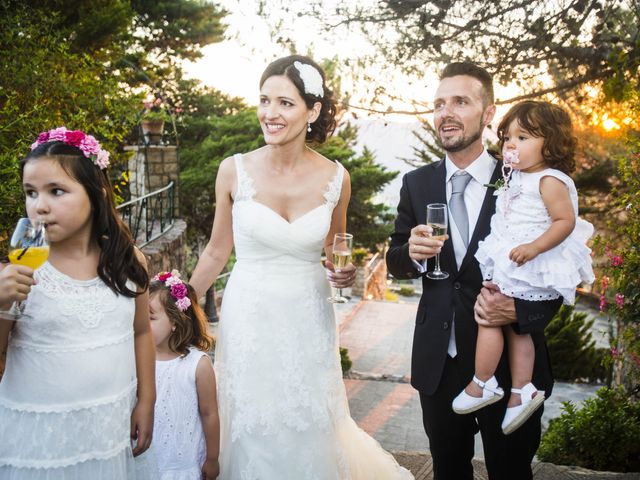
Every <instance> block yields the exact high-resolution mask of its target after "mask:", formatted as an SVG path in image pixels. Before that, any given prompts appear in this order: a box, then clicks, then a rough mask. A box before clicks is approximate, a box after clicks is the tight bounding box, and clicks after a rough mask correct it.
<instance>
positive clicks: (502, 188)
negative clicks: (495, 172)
mask: <svg viewBox="0 0 640 480" xmlns="http://www.w3.org/2000/svg"><path fill="white" fill-rule="evenodd" d="M484 186H485V187H487V188H493V189H494V190H495V191H494V192H493V194H494V195H495V196H498V195H501V194H502V193H504V192H506V191H507V190H508V189H509V185H508V184H507V183H506V182H505V181H504V178H499V179H498V180H496V183H485V184H484Z"/></svg>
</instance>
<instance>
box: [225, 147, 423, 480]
mask: <svg viewBox="0 0 640 480" xmlns="http://www.w3.org/2000/svg"><path fill="white" fill-rule="evenodd" d="M235 162H236V172H237V178H238V187H237V191H236V193H235V196H234V205H233V235H234V241H235V249H236V257H237V262H236V264H235V266H234V269H233V273H232V275H231V278H230V279H229V282H228V284H227V287H226V289H225V293H224V300H223V303H222V313H221V320H220V326H219V330H218V338H217V344H216V361H215V370H216V376H217V382H218V403H219V408H220V422H221V443H220V478H221V479H223V480H258V479H259V480H347V479H349V480H375V479H380V480H394V479H413V476H412V475H411V473H409V472H408V471H407V470H406V469H404V468H402V467H400V466H399V465H398V464H397V463H396V461H395V459H394V458H393V457H392V456H391V455H390V454H389V453H387V452H385V451H384V450H383V449H382V447H381V446H380V445H379V444H378V443H377V442H376V441H375V440H374V439H373V438H371V437H370V436H369V435H367V434H366V433H365V432H364V431H362V430H361V429H360V428H359V427H358V426H357V425H356V424H355V422H354V421H353V420H352V418H351V416H350V414H349V406H348V403H347V397H346V391H345V387H344V383H343V381H342V372H341V368H340V358H339V352H338V341H337V329H336V323H335V318H334V314H333V307H332V305H331V304H330V303H328V302H327V297H329V296H330V289H329V285H328V282H327V280H326V277H325V271H324V268H323V267H322V265H321V263H320V253H321V251H322V248H323V244H324V240H325V237H326V235H327V232H328V231H329V226H330V222H331V216H332V213H333V209H334V207H335V205H336V203H337V202H338V200H339V198H340V190H341V186H342V178H343V174H344V168H343V167H342V166H341V165H340V164H337V169H336V175H335V177H334V178H333V179H332V180H331V182H330V183H329V185H328V186H327V190H326V193H325V195H324V197H325V202H324V203H323V204H322V205H319V206H318V207H316V208H314V209H313V210H310V211H309V212H307V213H306V214H304V215H303V216H301V217H299V218H297V219H296V220H294V221H292V222H288V221H287V220H285V219H284V218H283V217H281V216H280V215H278V214H277V213H276V212H275V211H273V210H271V209H270V208H269V207H267V206H265V205H263V204H261V203H259V202H257V201H256V200H255V199H254V195H255V193H256V192H255V189H254V185H253V181H252V179H251V178H250V177H249V176H248V174H247V172H246V171H245V169H244V167H243V159H242V156H241V155H236V156H235Z"/></svg>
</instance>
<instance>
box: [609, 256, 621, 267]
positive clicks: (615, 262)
mask: <svg viewBox="0 0 640 480" xmlns="http://www.w3.org/2000/svg"><path fill="white" fill-rule="evenodd" d="M622 263H623V260H622V256H621V255H612V256H611V265H612V266H613V267H621V266H622Z"/></svg>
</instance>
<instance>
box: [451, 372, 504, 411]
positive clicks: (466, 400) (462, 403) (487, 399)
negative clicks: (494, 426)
mask: <svg viewBox="0 0 640 480" xmlns="http://www.w3.org/2000/svg"><path fill="white" fill-rule="evenodd" d="M473 382H474V383H476V384H478V386H479V387H480V388H482V397H472V396H471V395H469V394H468V393H467V392H466V391H464V390H462V392H460V394H459V395H458V396H457V397H456V398H454V399H453V402H452V403H451V406H452V407H453V411H454V412H456V413H460V414H465V413H471V412H475V411H476V410H480V409H481V408H483V407H486V406H487V405H491V404H492V403H496V402H498V401H500V399H502V397H504V391H503V390H502V389H501V388H500V387H499V386H498V380H496V377H491V378H490V379H489V380H487V381H486V382H483V381H482V380H480V379H478V377H476V376H475V375H474V376H473Z"/></svg>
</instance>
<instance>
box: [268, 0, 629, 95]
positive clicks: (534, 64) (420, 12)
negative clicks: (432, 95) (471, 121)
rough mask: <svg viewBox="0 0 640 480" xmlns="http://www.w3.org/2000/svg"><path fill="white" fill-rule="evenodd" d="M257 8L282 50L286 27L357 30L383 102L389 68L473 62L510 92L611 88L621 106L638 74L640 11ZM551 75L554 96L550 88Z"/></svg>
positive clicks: (523, 6) (510, 1) (493, 5)
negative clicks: (293, 21)
mask: <svg viewBox="0 0 640 480" xmlns="http://www.w3.org/2000/svg"><path fill="white" fill-rule="evenodd" d="M259 3H260V4H261V6H262V7H263V9H262V11H263V15H264V16H265V17H269V18H271V19H272V20H271V21H272V23H273V24H274V25H273V26H274V28H273V30H274V37H276V38H277V39H278V40H280V41H284V42H287V41H290V40H288V39H289V38H290V36H289V35H288V32H287V31H286V30H285V29H284V28H282V25H283V24H284V23H285V22H284V21H283V20H282V18H283V17H285V18H289V19H290V18H295V16H306V15H310V16H314V17H316V18H318V19H319V20H320V21H321V22H322V24H321V25H322V27H321V28H323V29H332V30H336V29H339V28H341V29H343V30H354V29H359V30H360V31H361V32H362V33H363V34H364V35H365V36H366V37H367V38H368V40H369V42H370V43H371V44H372V45H373V46H374V48H375V53H372V54H370V55H369V56H368V57H364V60H360V62H359V63H360V65H361V67H363V68H362V70H363V71H364V72H365V74H364V80H365V81H368V82H370V83H371V84H372V85H374V86H375V87H376V88H374V89H373V91H374V92H375V93H374V94H375V95H378V94H384V93H385V88H384V86H382V85H380V83H379V75H378V72H379V70H381V69H382V68H384V67H387V68H388V66H389V65H393V66H396V67H398V68H400V69H402V70H404V71H405V72H408V73H413V74H417V76H418V77H420V76H421V75H422V74H423V73H424V70H425V65H436V66H442V65H444V64H446V63H449V62H450V61H454V60H462V59H465V58H466V59H471V60H473V61H476V62H479V63H480V64H482V65H483V66H485V67H486V68H487V69H488V70H489V71H490V72H492V73H494V74H495V76H496V79H497V81H498V82H500V83H502V84H507V83H509V82H511V81H515V82H516V84H518V85H519V86H527V90H529V91H531V90H532V89H533V90H536V91H537V92H531V93H530V94H539V93H540V92H545V91H546V92H548V91H553V92H557V93H558V94H560V95H562V94H563V92H567V91H575V90H576V87H578V86H580V85H583V84H585V83H589V82H600V83H602V82H605V83H606V85H607V90H608V93H609V94H610V96H609V98H614V99H617V98H621V94H620V92H622V91H625V90H626V89H628V88H629V87H630V84H631V83H632V82H633V80H632V79H633V78H636V76H637V68H638V66H639V65H640V44H639V43H638V42H637V38H638V25H639V24H640V9H639V8H638V6H637V2H625V1H619V0H610V1H605V2H602V1H596V0H566V1H563V2H547V1H543V0H533V1H523V0H503V1H500V2H495V1H492V0H474V1H468V0H452V1H447V2H443V1H435V0H413V1H385V2H343V3H341V4H340V5H339V6H337V7H336V8H335V9H327V8H323V2H322V0H314V1H310V2H304V3H300V4H291V3H290V2H287V1H286V0H280V1H274V0H272V1H271V2H268V3H266V2H259ZM273 17H275V20H273ZM276 32H277V35H276ZM372 65H374V66H375V67H373V68H371V66H372ZM366 67H370V68H366ZM376 67H380V68H376ZM348 68H350V69H352V68H353V62H351V63H350V64H349V66H348ZM547 74H549V75H551V76H552V77H553V79H554V83H555V84H554V85H553V86H549V85H548V84H545V83H543V80H542V79H543V78H544V77H545V76H546V75H547ZM511 101H513V100H511V99H510V100H507V102H508V103H510V102H511Z"/></svg>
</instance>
